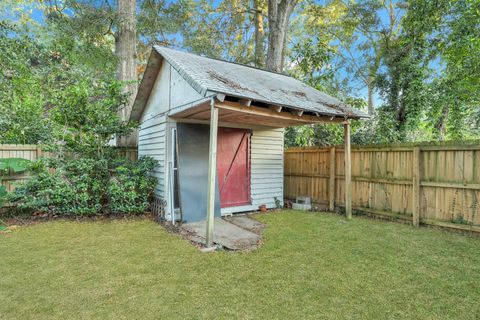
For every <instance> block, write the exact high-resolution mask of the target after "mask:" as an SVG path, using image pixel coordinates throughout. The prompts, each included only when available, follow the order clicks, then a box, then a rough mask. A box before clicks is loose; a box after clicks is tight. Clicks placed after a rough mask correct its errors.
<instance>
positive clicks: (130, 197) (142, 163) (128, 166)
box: [108, 157, 157, 212]
mask: <svg viewBox="0 0 480 320" xmlns="http://www.w3.org/2000/svg"><path fill="white" fill-rule="evenodd" d="M156 163H157V161H156V160H154V159H152V158H147V157H143V158H141V159H140V160H139V161H138V162H137V163H132V162H129V161H119V162H117V165H116V166H115V169H114V170H115V171H114V173H113V175H112V176H111V179H110V181H109V184H108V198H109V205H110V210H111V211H112V212H142V211H145V209H146V208H147V207H148V198H149V196H150V195H151V194H152V192H153V189H154V188H155V184H156V182H157V180H156V178H155V177H152V176H149V173H150V172H151V171H152V170H153V168H154V167H155V165H156Z"/></svg>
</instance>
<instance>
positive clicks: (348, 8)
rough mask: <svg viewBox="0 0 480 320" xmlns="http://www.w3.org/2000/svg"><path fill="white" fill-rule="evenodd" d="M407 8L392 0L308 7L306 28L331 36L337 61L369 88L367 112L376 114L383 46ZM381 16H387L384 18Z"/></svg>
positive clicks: (336, 0) (338, 1)
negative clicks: (377, 88)
mask: <svg viewBox="0 0 480 320" xmlns="http://www.w3.org/2000/svg"><path fill="white" fill-rule="evenodd" d="M403 11H404V9H403V6H402V5H401V3H395V2H394V1H393V0H364V1H359V2H351V1H343V0H334V1H331V2H328V3H327V4H326V5H320V4H311V5H308V6H307V7H306V10H305V13H304V14H305V15H306V29H307V32H309V33H312V34H313V36H321V37H323V38H327V37H328V38H330V39H331V43H332V45H333V46H334V47H336V48H337V55H338V58H339V59H338V61H337V64H338V65H341V66H345V68H344V70H345V71H346V73H347V74H349V75H351V76H350V78H349V79H350V81H352V82H358V81H359V82H360V83H361V85H362V86H363V87H366V88H367V101H368V113H369V114H370V115H373V114H374V111H375V106H374V104H373V95H374V92H375V81H376V77H377V73H378V70H379V68H380V65H381V59H382V55H383V47H382V46H383V45H384V44H385V43H386V42H387V41H391V40H392V39H394V38H395V36H396V35H397V34H398V33H399V32H400V29H401V23H400V19H399V17H400V16H401V15H402V13H403ZM382 16H387V17H388V19H387V21H386V22H385V21H383V20H384V19H382Z"/></svg>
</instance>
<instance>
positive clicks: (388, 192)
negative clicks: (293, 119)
mask: <svg viewBox="0 0 480 320" xmlns="http://www.w3.org/2000/svg"><path fill="white" fill-rule="evenodd" d="M352 187H353V199H352V202H353V209H354V210H357V211H361V212H363V213H368V214H373V215H381V216H388V217H392V218H395V219H402V220H406V221H409V222H412V223H413V224H418V223H423V224H431V225H438V226H443V227H449V228H455V229H463V230H471V231H477V232H480V206H479V199H480V145H475V146H415V147H388V148H387V147H363V148H362V147H353V148H352ZM284 190H285V191H284V193H285V198H287V199H295V197H296V196H310V197H311V198H312V201H314V202H316V203H318V204H323V205H326V206H329V208H330V209H332V210H333V207H334V206H337V207H342V206H343V205H344V202H345V200H344V199H345V183H344V150H343V147H342V148H338V147H337V148H333V147H332V148H317V149H299V148H291V149H288V150H286V151H285V188H284Z"/></svg>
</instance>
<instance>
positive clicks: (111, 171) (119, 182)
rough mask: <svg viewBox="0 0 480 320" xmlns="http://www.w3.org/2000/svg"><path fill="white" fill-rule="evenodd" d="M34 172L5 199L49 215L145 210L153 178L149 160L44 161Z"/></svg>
mask: <svg viewBox="0 0 480 320" xmlns="http://www.w3.org/2000/svg"><path fill="white" fill-rule="evenodd" d="M41 162H42V163H41V164H40V165H39V164H38V163H37V167H38V171H39V172H38V173H37V174H36V175H35V176H34V177H33V178H32V179H30V180H28V181H26V182H25V183H23V184H22V185H20V186H18V187H17V188H16V189H15V190H14V191H13V192H12V193H11V194H10V196H9V200H10V201H11V202H13V203H15V204H17V205H18V207H19V208H20V209H29V210H32V211H34V212H42V213H49V214H53V215H63V216H69V215H76V216H77V215H84V216H85V215H86V216H89V215H96V214H101V213H104V214H109V213H128V214H132V213H140V212H144V211H145V210H147V209H148V204H149V201H148V200H149V199H148V198H149V197H150V196H151V194H152V193H153V189H154V188H155V183H156V179H155V178H153V177H151V176H150V175H149V173H150V172H151V171H152V170H153V168H154V167H155V165H156V163H157V162H156V161H155V160H153V159H151V158H141V159H139V160H138V161H135V162H132V161H129V160H127V159H109V158H101V159H92V158H75V159H46V160H45V159H44V160H41Z"/></svg>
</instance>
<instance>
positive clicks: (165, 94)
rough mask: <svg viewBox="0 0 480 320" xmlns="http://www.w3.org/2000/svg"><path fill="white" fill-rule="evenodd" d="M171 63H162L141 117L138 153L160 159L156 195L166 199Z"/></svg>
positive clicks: (157, 170) (156, 174)
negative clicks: (167, 123) (167, 117)
mask: <svg viewBox="0 0 480 320" xmlns="http://www.w3.org/2000/svg"><path fill="white" fill-rule="evenodd" d="M170 69H171V68H170V65H169V64H168V63H166V62H163V63H162V66H161V67H160V70H159V72H158V76H157V79H156V80H155V84H154V86H153V89H152V93H151V94H150V97H149V99H148V102H147V105H146V107H145V111H144V112H143V115H142V118H141V119H140V123H141V124H140V129H139V133H138V155H139V156H150V157H152V158H154V159H155V160H158V166H157V167H156V168H155V170H154V172H153V175H154V176H155V177H156V178H157V180H158V184H157V186H156V187H155V195H156V196H158V197H159V198H162V199H165V196H166V195H165V185H166V161H167V159H166V114H164V113H166V112H168V110H169V109H170V100H171V99H170Z"/></svg>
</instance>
